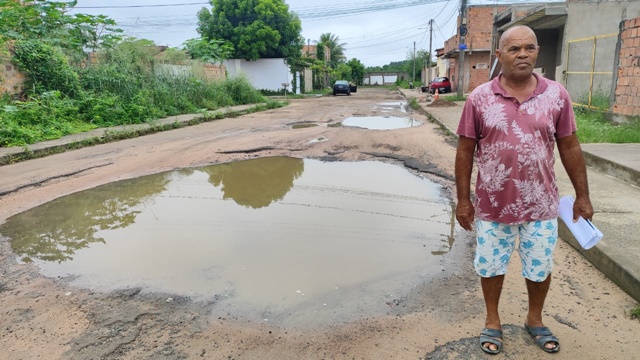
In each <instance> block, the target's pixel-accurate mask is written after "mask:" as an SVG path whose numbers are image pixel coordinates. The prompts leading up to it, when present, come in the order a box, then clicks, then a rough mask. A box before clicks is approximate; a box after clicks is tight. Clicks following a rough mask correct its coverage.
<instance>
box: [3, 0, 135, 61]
mask: <svg viewBox="0 0 640 360" xmlns="http://www.w3.org/2000/svg"><path fill="white" fill-rule="evenodd" d="M76 4H77V1H75V0H74V1H68V2H59V1H49V0H35V1H31V2H28V3H23V2H21V1H17V0H0V9H2V11H0V43H2V42H4V41H7V40H17V41H20V40H27V39H29V40H38V41H42V42H46V43H47V44H50V45H54V46H60V47H63V48H64V49H66V50H67V51H70V52H76V54H80V55H79V56H82V55H83V54H84V53H83V49H84V48H85V47H88V48H91V49H92V50H93V51H95V50H96V49H97V48H98V47H99V46H101V45H108V46H112V45H113V44H115V43H116V42H117V41H119V40H120V36H119V34H120V33H121V32H122V30H120V29H117V28H115V25H116V23H115V21H113V20H112V19H110V18H108V17H106V16H104V15H97V16H94V15H86V14H75V15H69V14H67V11H68V10H69V9H71V8H73V7H74V6H76Z"/></svg>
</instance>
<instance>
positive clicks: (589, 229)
mask: <svg viewBox="0 0 640 360" xmlns="http://www.w3.org/2000/svg"><path fill="white" fill-rule="evenodd" d="M573 202H574V200H573V197H571V196H563V197H562V199H560V207H559V209H558V216H560V218H561V219H562V221H564V223H565V224H566V225H567V228H569V230H570V231H571V233H572V234H573V236H574V237H575V238H576V240H578V242H579V243H580V246H582V248H583V249H585V250H589V249H591V248H592V247H594V246H595V245H596V244H597V243H598V242H599V241H600V240H601V239H602V237H603V235H602V232H600V230H598V229H597V228H596V227H595V226H594V225H593V224H592V223H591V221H589V220H586V219H584V218H582V216H581V217H580V218H578V221H577V222H573Z"/></svg>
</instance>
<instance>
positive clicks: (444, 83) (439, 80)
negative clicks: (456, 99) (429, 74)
mask: <svg viewBox="0 0 640 360" xmlns="http://www.w3.org/2000/svg"><path fill="white" fill-rule="evenodd" d="M436 89H438V93H450V92H451V82H450V81H449V78H448V77H446V76H442V77H436V78H433V81H431V84H429V92H430V93H432V94H435V92H436Z"/></svg>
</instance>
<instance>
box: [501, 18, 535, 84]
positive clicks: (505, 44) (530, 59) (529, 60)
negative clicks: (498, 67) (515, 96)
mask: <svg viewBox="0 0 640 360" xmlns="http://www.w3.org/2000/svg"><path fill="white" fill-rule="evenodd" d="M539 49H540V47H539V46H538V42H537V40H536V36H535V34H534V33H533V31H531V30H530V29H527V28H515V29H512V30H511V31H507V32H505V33H504V35H503V37H502V39H501V41H500V48H499V49H498V50H496V56H497V57H498V61H500V63H502V73H503V74H504V76H505V77H506V78H507V79H513V80H518V79H527V78H529V76H531V73H532V72H533V67H534V66H535V64H536V59H537V58H538V50H539Z"/></svg>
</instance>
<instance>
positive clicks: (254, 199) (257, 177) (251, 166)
mask: <svg viewBox="0 0 640 360" xmlns="http://www.w3.org/2000/svg"><path fill="white" fill-rule="evenodd" d="M203 170H204V172H206V173H207V174H209V182H210V183H211V184H213V185H214V186H216V187H218V186H220V184H222V191H223V192H224V199H225V200H226V199H233V200H234V201H235V202H236V203H237V204H238V205H242V206H247V207H251V208H254V209H259V208H261V207H265V206H269V204H271V203H272V202H274V201H278V200H282V198H283V197H284V196H285V195H286V194H287V192H288V191H289V190H291V187H292V186H293V181H294V180H295V179H297V178H299V177H300V175H302V172H303V171H304V161H303V160H302V159H296V158H289V157H266V158H258V159H253V160H247V161H241V162H237V163H233V164H221V165H217V166H212V167H208V168H204V169H203Z"/></svg>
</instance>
